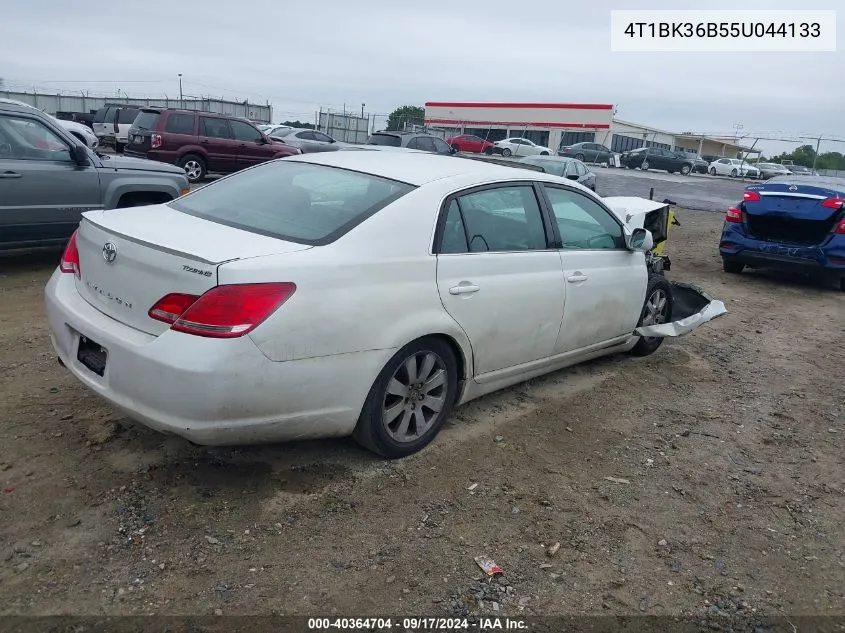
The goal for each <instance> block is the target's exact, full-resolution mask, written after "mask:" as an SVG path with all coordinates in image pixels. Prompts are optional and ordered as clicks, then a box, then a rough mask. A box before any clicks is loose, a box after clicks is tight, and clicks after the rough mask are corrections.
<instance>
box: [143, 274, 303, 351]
mask: <svg viewBox="0 0 845 633" xmlns="http://www.w3.org/2000/svg"><path fill="white" fill-rule="evenodd" d="M295 291H296V284H293V283H266V284H235V285H228V286H216V287H214V288H212V289H211V290H209V291H208V292H206V293H205V294H204V295H202V296H201V297H196V296H195V295H187V294H178V293H174V294H169V295H167V296H165V297H162V298H161V299H160V300H159V301H157V302H156V304H155V305H154V306H153V307H152V308H150V311H149V316H150V318H153V319H156V320H158V321H164V322H165V323H170V324H171V325H170V329H171V330H176V331H177V332H185V333H186V334H194V335H196V336H207V337H211V338H236V337H238V336H243V335H244V334H246V333H247V332H249V331H251V330H253V329H255V328H256V327H258V325H260V324H261V323H262V322H263V321H264V320H265V319H266V318H267V317H269V316H270V315H271V314H273V312H275V311H276V310H277V309H278V308H279V306H281V305H282V304H283V303H284V302H285V301H287V300H288V299H290V297H291V295H293V293H294V292H295Z"/></svg>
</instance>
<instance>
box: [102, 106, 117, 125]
mask: <svg viewBox="0 0 845 633" xmlns="http://www.w3.org/2000/svg"><path fill="white" fill-rule="evenodd" d="M116 115H117V108H107V109H106V114H105V116H104V117H103V123H114V117H115V116H116Z"/></svg>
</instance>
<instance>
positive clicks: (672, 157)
mask: <svg viewBox="0 0 845 633" xmlns="http://www.w3.org/2000/svg"><path fill="white" fill-rule="evenodd" d="M619 160H620V162H621V163H622V166H623V167H627V168H628V169H635V168H637V167H639V168H640V169H664V170H666V171H668V172H669V173H670V174H674V173H675V172H680V173H682V174H684V175H685V176H686V175H687V174H689V173H690V172H691V171H692V170H693V169H694V168H695V166H696V165H695V163H696V161H695V158H692V157H690V155H689V154H683V153H681V152H673V151H671V150H668V149H663V148H661V147H640V148H639V149H635V150H631V151H628V152H624V153H623V154H622V156H620V157H619Z"/></svg>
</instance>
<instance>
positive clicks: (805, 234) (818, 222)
mask: <svg viewBox="0 0 845 633" xmlns="http://www.w3.org/2000/svg"><path fill="white" fill-rule="evenodd" d="M802 181H803V182H802ZM745 191H746V197H748V195H753V194H754V193H756V194H757V195H758V196H759V200H758V199H756V197H754V198H753V199H751V200H746V201H745V202H744V203H743V211H744V214H743V216H744V222H745V226H746V228H747V229H748V232H749V233H750V234H751V235H752V236H753V237H757V238H759V239H764V240H771V241H777V242H789V243H795V244H820V243H822V242H824V241H825V240H826V239H828V238H829V237H830V234H831V231H832V230H833V228H834V226H835V225H836V222H837V221H838V220H839V219H841V218H842V210H841V209H840V208H838V205H832V204H831V203H829V202H828V203H827V206H826V204H825V201H826V200H831V199H837V198H845V181H840V182H836V181H833V180H831V179H824V178H814V179H813V180H812V181H810V182H807V179H806V178H802V179H801V180H796V179H795V178H791V177H788V176H785V177H777V178H773V179H772V180H769V181H768V182H766V183H765V184H762V185H752V186H749V187H746V188H745Z"/></svg>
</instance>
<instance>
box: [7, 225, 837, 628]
mask: <svg viewBox="0 0 845 633" xmlns="http://www.w3.org/2000/svg"><path fill="white" fill-rule="evenodd" d="M680 221H681V223H682V226H681V227H680V228H676V230H675V231H674V232H673V237H672V240H671V242H670V253H671V255H672V261H673V264H674V267H673V270H672V271H671V273H669V276H670V277H672V278H674V279H678V280H684V281H691V282H694V283H697V284H699V285H701V286H703V287H704V288H706V289H708V290H709V291H710V292H711V293H712V294H713V295H715V296H717V297H718V298H721V299H723V300H724V301H725V303H726V305H727V306H728V309H729V310H730V312H729V314H728V315H726V316H724V317H722V318H720V319H718V320H716V321H714V322H713V323H711V324H708V325H707V326H705V327H702V328H701V329H700V330H699V331H697V332H695V333H694V334H692V335H690V336H688V337H685V338H682V339H679V340H677V341H670V342H667V343H666V344H665V345H664V346H663V347H662V348H661V349H660V350H659V351H658V352H657V353H656V354H655V355H653V356H651V357H648V358H645V359H634V358H631V357H629V356H618V357H613V358H608V359H603V360H600V361H596V362H592V363H589V364H586V365H583V366H581V367H577V368H573V369H570V370H565V371H561V372H557V373H555V374H553V375H550V376H548V377H545V378H543V379H539V380H535V381H532V382H530V383H527V384H524V385H521V386H519V387H516V388H512V389H508V390H506V391H503V392H501V393H498V394H494V395H492V396H490V397H486V398H484V399H482V400H480V401H477V402H475V403H471V404H470V405H467V406H465V407H463V408H461V409H459V410H458V411H457V412H456V414H455V415H454V416H453V420H452V421H451V423H449V425H448V426H447V428H446V429H444V431H443V433H442V434H441V436H440V437H439V438H438V439H437V440H435V442H434V443H433V444H432V445H431V446H430V447H429V448H428V449H426V450H425V451H423V452H422V453H420V454H418V455H416V456H413V457H411V458H408V459H405V460H402V461H397V462H384V461H381V460H379V459H377V458H375V457H373V456H372V455H370V454H368V453H366V452H364V451H362V450H360V449H359V448H358V447H357V446H356V445H355V444H354V443H353V442H351V441H349V440H333V441H326V442H312V443H300V444H287V445H277V446H269V447H244V448H238V449H213V450H209V449H205V448H199V447H195V446H192V445H190V444H188V443H186V442H184V441H182V440H179V439H174V438H168V437H165V436H162V435H159V434H157V433H154V432H152V431H150V430H148V429H146V428H144V427H142V426H140V425H137V424H134V423H132V422H130V421H129V420H127V419H126V418H124V417H123V416H121V415H120V414H118V413H117V412H116V411H114V410H113V409H111V408H110V407H109V406H108V405H107V404H105V403H104V402H102V401H100V400H99V399H97V398H96V397H94V396H93V395H92V394H90V393H89V392H88V391H86V390H85V389H84V388H83V387H82V386H81V385H80V384H79V383H78V382H77V381H76V380H75V379H73V378H72V377H71V376H70V375H69V374H68V373H67V372H66V371H65V370H63V369H62V368H60V367H59V366H58V364H57V363H56V360H55V356H54V354H53V352H52V350H51V347H50V343H49V340H48V336H47V325H46V320H45V318H44V315H43V303H42V291H43V287H44V284H45V282H46V280H47V278H48V276H49V274H50V273H51V269H52V267H53V265H54V264H55V261H56V259H57V254H56V253H54V252H53V253H46V254H30V255H27V256H22V257H21V256H18V257H14V258H9V257H4V258H2V259H0V290H2V301H0V323H2V324H3V327H2V328H0V595H2V596H3V599H2V600H0V615H5V616H10V615H13V614H24V615H35V614H37V615H44V614H80V615H82V614H103V615H117V614H121V615H131V614H148V613H160V614H174V615H186V614H207V615H213V614H218V615H219V614H226V615H233V614H314V615H328V614H340V615H355V614H357V615H373V614H391V613H392V614H415V615H463V614H469V615H482V614H483V615H522V616H527V615H531V614H647V615H667V614H668V615H678V616H681V615H691V616H695V617H696V618H718V617H722V616H726V615H736V614H745V615H749V614H756V615H771V616H776V615H787V616H790V617H792V616H800V615H812V614H823V615H833V614H837V615H839V616H843V615H845V538H843V521H845V471H844V470H843V467H842V449H843V446H845V392H843V389H842V386H843V381H842V349H843V347H845V330H843V328H842V324H843V322H845V319H844V318H843V316H845V294H843V293H840V292H839V291H838V290H836V289H834V288H826V287H818V286H811V285H809V284H808V283H807V282H805V281H803V280H800V279H793V278H788V277H781V276H770V275H764V274H756V273H745V274H743V275H741V276H727V275H726V274H724V273H723V272H722V271H721V266H720V261H719V259H718V257H717V254H716V244H717V241H718V232H719V228H720V224H721V215H719V214H714V213H703V212H694V211H681V212H680ZM480 554H487V555H489V556H490V557H492V558H493V559H494V560H495V561H496V562H497V563H498V564H499V565H501V566H502V567H503V569H504V574H503V575H502V576H501V578H498V579H494V580H487V579H485V578H484V577H483V574H482V573H481V571H480V570H479V569H478V568H477V566H476V563H475V562H474V557H476V556H478V555H480Z"/></svg>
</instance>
